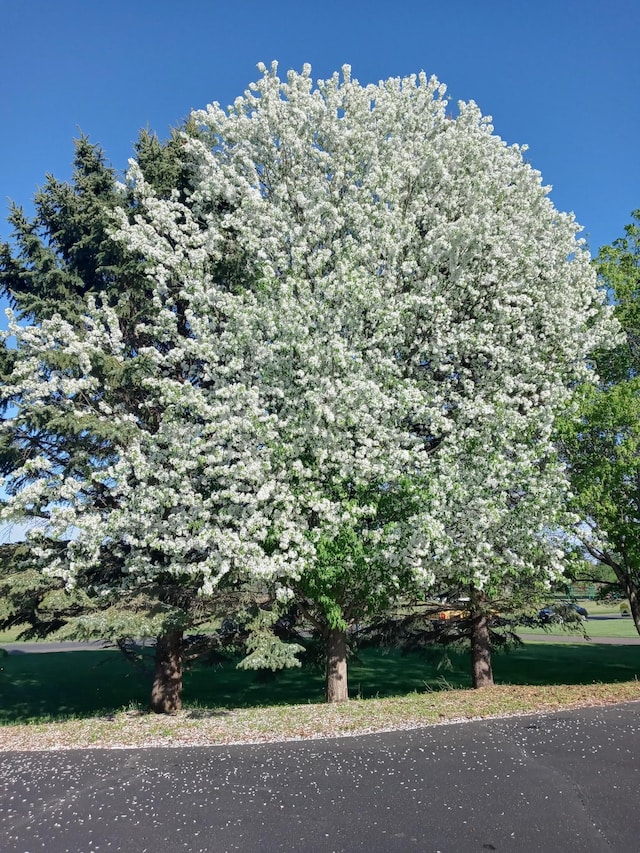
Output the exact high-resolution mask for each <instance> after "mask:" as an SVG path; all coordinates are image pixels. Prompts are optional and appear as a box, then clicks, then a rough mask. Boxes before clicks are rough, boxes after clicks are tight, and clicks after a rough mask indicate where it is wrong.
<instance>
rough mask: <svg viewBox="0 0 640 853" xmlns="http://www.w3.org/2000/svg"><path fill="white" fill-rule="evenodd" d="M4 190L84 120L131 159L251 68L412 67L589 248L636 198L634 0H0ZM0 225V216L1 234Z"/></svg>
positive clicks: (42, 163) (370, 77) (25, 189)
mask: <svg viewBox="0 0 640 853" xmlns="http://www.w3.org/2000/svg"><path fill="white" fill-rule="evenodd" d="M0 11H1V13H2V22H3V35H4V38H3V44H2V50H1V51H0V69H1V70H0V118H1V121H2V130H3V132H2V133H1V134H0V199H2V202H3V208H4V210H6V199H7V198H11V199H13V200H14V201H16V202H18V203H19V204H21V205H23V206H24V207H25V208H27V210H28V209H29V208H30V202H31V197H32V195H33V193H34V191H35V189H36V187H37V186H38V185H39V184H41V183H42V182H43V180H44V176H45V174H46V173H48V172H50V173H53V174H55V175H56V177H58V178H67V177H68V176H69V175H70V171H71V160H72V157H73V146H72V139H73V137H74V136H77V134H78V132H79V130H80V129H81V130H82V131H83V132H84V133H86V134H88V135H89V137H90V138H91V139H92V140H93V141H95V142H99V143H101V145H102V146H103V148H104V150H105V151H106V153H107V155H108V157H109V158H110V160H111V162H112V163H113V164H114V166H116V167H117V168H119V169H123V168H125V167H126V162H127V159H128V157H129V156H131V151H132V143H133V141H134V140H135V138H136V136H137V133H138V130H139V129H140V128H142V127H149V128H151V129H153V130H155V131H157V133H158V135H159V136H161V137H164V136H166V135H167V131H168V128H169V127H170V126H172V125H176V124H177V123H179V121H180V120H181V119H182V118H184V117H185V116H186V115H187V113H188V112H189V110H190V109H192V108H201V107H203V106H204V105H205V104H207V103H209V102H211V101H214V100H217V101H220V102H221V103H222V104H224V105H226V104H229V103H231V102H232V101H233V99H234V98H235V97H236V96H237V95H238V94H241V93H242V91H243V90H244V89H245V88H246V86H247V85H248V83H249V82H251V81H252V80H254V79H256V77H257V76H259V75H258V72H257V71H256V63H257V62H259V61H264V62H266V63H267V64H268V63H269V62H270V61H271V60H272V59H277V60H278V61H279V63H280V67H281V70H282V71H286V69H288V68H295V69H301V67H302V65H303V63H304V62H310V63H311V64H312V67H313V74H314V76H316V77H325V76H328V75H330V74H331V73H332V72H333V71H334V70H337V69H339V68H340V67H341V66H342V65H343V64H344V63H349V64H350V65H351V66H352V69H353V75H354V76H355V77H357V78H358V79H359V80H360V81H361V82H362V83H366V82H372V81H373V82H377V81H378V80H379V79H382V78H385V77H389V76H399V75H406V74H409V73H411V72H417V71H420V70H424V71H426V72H427V73H428V74H435V75H436V76H437V77H438V78H439V79H440V80H442V81H443V82H444V83H446V84H447V86H448V89H449V94H450V97H451V98H452V99H453V100H455V101H457V100H458V99H463V100H469V99H473V100H475V101H477V103H478V104H479V105H480V107H481V109H482V110H483V112H484V113H486V114H490V115H492V116H493V118H494V125H495V128H496V132H497V133H498V134H499V135H500V136H502V137H503V138H504V139H506V140H507V141H508V142H510V143H511V142H518V143H527V144H528V145H529V146H530V151H529V155H528V157H529V160H530V161H531V163H532V164H533V165H534V166H535V167H536V168H537V169H539V170H540V171H541V172H542V175H543V178H544V181H545V183H547V184H552V185H553V187H554V190H553V194H552V198H553V200H554V202H555V204H556V206H557V207H558V208H560V209H562V210H572V211H574V212H575V214H576V217H577V219H578V221H579V222H580V223H581V224H582V225H583V226H584V228H585V235H586V236H587V238H588V241H589V245H590V246H591V248H592V250H593V249H596V250H597V248H598V247H599V246H600V245H602V244H604V243H609V242H611V241H612V240H614V239H615V238H616V237H618V236H619V235H620V234H621V233H622V230H623V227H624V225H625V224H626V223H627V222H628V221H629V219H630V212H631V210H633V209H634V208H637V207H640V175H639V172H638V167H637V163H638V157H637V141H638V139H639V138H640V98H639V97H638V92H639V91H640V86H639V83H640V50H638V44H639V41H640V39H639V36H640V3H639V2H638V0H607V2H605V0H585V2H575V0H555V1H554V2H550V0H529V2H527V0H524V2H522V1H521V2H511V0H440V2H438V3H436V2H431V0H421V2H414V0H405V2H402V3H389V2H387V3H383V2H378V0H352V1H351V2H346V0H342V2H336V0H325V2H323V3H301V2H290V0H268V2H265V0H262V2H254V0H240V2H238V1H237V0H236V2H235V3H233V2H228V0H226V2H218V0H183V2H180V3H178V2H176V0H171V2H170V0H102V1H101V2H100V0H56V2H51V0H0ZM8 235H9V227H8V225H7V223H6V220H5V216H4V214H3V216H2V219H1V221H0V237H2V238H4V239H6V238H7V237H8Z"/></svg>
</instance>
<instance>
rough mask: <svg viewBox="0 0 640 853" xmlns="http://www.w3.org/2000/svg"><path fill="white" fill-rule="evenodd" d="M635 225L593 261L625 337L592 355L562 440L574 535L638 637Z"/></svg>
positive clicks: (638, 277)
mask: <svg viewBox="0 0 640 853" xmlns="http://www.w3.org/2000/svg"><path fill="white" fill-rule="evenodd" d="M633 218H634V221H633V222H632V223H631V224H629V225H627V226H626V228H625V236H624V237H621V238H620V239H618V240H616V241H615V242H614V243H613V244H612V245H611V246H604V247H603V248H602V249H601V250H600V253H599V255H598V258H597V259H596V268H597V270H598V273H599V275H600V278H601V282H602V285H603V287H604V288H606V289H607V291H608V293H609V294H610V298H611V301H612V303H613V305H614V312H615V316H616V318H617V319H618V321H619V323H620V326H621V329H622V335H621V336H620V337H619V338H617V339H616V340H617V346H615V347H613V348H610V349H607V350H602V351H600V352H597V353H596V354H595V359H594V363H595V369H596V371H597V374H598V384H597V385H593V384H591V383H590V384H588V385H585V386H584V387H583V388H582V389H581V391H580V394H579V397H578V399H579V408H578V411H577V414H576V417H575V418H572V419H568V420H566V421H564V423H563V429H562V433H561V437H562V444H563V449H564V452H565V454H566V458H567V462H568V465H569V470H570V473H571V481H572V486H573V491H574V495H575V497H574V506H575V509H576V510H577V512H578V513H579V515H580V520H581V521H580V525H579V527H578V530H577V535H578V537H579V538H580V540H581V541H582V543H583V544H584V546H585V548H586V550H587V551H588V553H589V555H590V557H591V558H593V559H596V560H598V561H599V562H601V563H602V564H604V565H606V566H608V567H610V568H611V569H612V570H613V571H614V572H615V575H616V577H617V579H618V581H619V583H620V584H621V586H622V588H623V589H624V591H625V594H626V595H627V597H628V598H629V602H630V605H631V613H632V615H633V618H634V621H635V624H636V627H637V629H638V631H639V632H640V540H639V538H638V532H639V528H638V525H639V523H640V211H635V213H634V214H633Z"/></svg>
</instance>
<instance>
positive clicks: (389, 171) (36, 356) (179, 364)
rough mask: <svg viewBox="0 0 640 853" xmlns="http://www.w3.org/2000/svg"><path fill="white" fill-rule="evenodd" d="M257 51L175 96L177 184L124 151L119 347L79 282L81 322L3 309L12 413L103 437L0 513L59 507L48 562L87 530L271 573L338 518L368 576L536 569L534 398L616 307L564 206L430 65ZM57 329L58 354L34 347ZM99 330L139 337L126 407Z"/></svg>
mask: <svg viewBox="0 0 640 853" xmlns="http://www.w3.org/2000/svg"><path fill="white" fill-rule="evenodd" d="M261 71H262V74H263V76H262V78H261V79H260V80H259V81H258V82H257V83H255V84H253V85H252V86H251V87H250V88H249V90H248V91H247V92H245V94H244V95H243V96H242V97H240V98H238V99H237V100H236V101H235V103H234V105H233V106H232V107H231V108H229V109H228V110H224V109H222V108H221V107H220V106H219V105H218V104H213V105H211V106H209V107H207V109H206V110H203V111H201V112H197V113H195V114H194V115H193V119H194V120H195V122H197V124H198V125H199V126H200V128H201V129H202V134H201V135H200V136H199V137H197V138H192V137H188V136H185V139H184V157H185V160H186V162H188V164H189V168H190V171H191V175H192V191H191V193H190V194H189V196H188V199H187V200H186V201H185V200H184V199H183V200H182V201H181V200H180V197H179V196H178V194H177V193H175V194H174V195H173V196H171V197H169V198H163V197H160V196H159V195H157V194H156V193H155V192H154V190H153V188H152V187H151V186H150V185H149V184H148V183H147V182H146V181H145V179H144V176H143V174H142V172H141V170H140V169H139V168H138V166H137V164H136V163H135V162H132V163H131V168H130V173H129V181H130V184H131V186H132V187H133V188H134V191H135V194H136V199H137V204H138V213H137V214H136V216H135V218H134V221H129V219H128V218H127V217H126V216H125V215H124V214H123V216H122V218H121V220H120V222H119V224H118V229H117V234H116V236H117V239H119V240H121V241H122V242H123V243H124V244H125V245H126V246H127V248H128V249H129V250H132V251H135V252H139V253H140V254H141V255H142V256H143V257H145V258H146V260H147V264H148V275H149V279H150V282H151V284H152V287H153V300H154V315H153V319H152V320H151V321H148V322H147V324H146V326H145V328H144V330H143V331H144V333H145V336H146V339H147V340H152V341H154V342H155V343H154V345H153V346H148V347H146V348H145V349H144V351H140V352H136V353H134V354H132V353H131V352H129V351H128V350H127V348H126V346H125V345H124V344H123V341H122V338H121V335H120V333H119V328H118V322H117V306H111V307H109V306H102V305H97V306H96V305H87V312H86V327H85V328H84V329H82V330H78V329H75V330H74V329H73V328H71V327H70V326H69V325H66V324H64V323H63V322H62V321H61V320H59V319H57V318H54V319H53V320H51V321H48V322H45V323H43V324H42V326H41V327H38V328H29V329H20V328H18V327H17V325H16V324H13V325H12V326H11V327H10V329H9V334H15V335H16V337H17V340H18V354H19V357H18V361H17V365H16V369H15V373H14V380H13V381H14V385H13V388H12V391H13V392H14V393H15V395H16V397H18V396H19V397H20V399H21V403H20V405H21V408H22V413H23V416H25V417H27V416H32V415H33V413H35V412H37V411H38V409H39V408H43V407H50V406H52V405H54V406H57V407H59V408H60V409H62V410H64V411H70V412H73V413H74V414H75V416H76V417H77V419H78V420H79V421H80V422H81V421H82V418H83V417H85V415H86V414H87V410H90V412H91V415H92V416H94V417H98V418H104V419H106V420H107V421H108V422H109V423H110V424H111V425H116V426H117V427H118V428H119V435H120V439H115V440H114V452H113V455H112V458H111V461H110V463H109V464H108V465H102V466H95V465H92V464H91V459H90V458H87V459H86V460H85V462H86V464H85V466H84V469H82V466H79V467H76V469H75V470H74V471H73V473H72V474H69V475H68V476H65V477H63V476H61V475H60V473H59V471H58V470H57V469H56V468H55V467H52V466H51V465H49V464H48V463H47V458H46V454H45V455H43V457H42V459H41V460H39V462H38V463H37V464H35V463H33V462H32V463H30V465H31V470H30V471H29V472H26V471H22V470H18V471H16V472H15V475H14V477H13V481H14V482H15V483H18V482H24V483H26V485H24V487H23V488H22V489H18V490H17V492H16V494H15V496H14V497H12V498H11V499H10V500H9V502H8V505H7V506H6V507H5V508H4V510H3V516H4V517H5V518H9V517H11V516H14V517H22V516H24V514H25V513H26V514H28V513H30V512H31V513H34V512H39V511H42V510H43V509H44V508H45V507H48V508H49V511H50V513H51V524H50V527H49V531H48V535H49V536H52V537H54V538H55V537H56V536H62V535H63V534H64V531H65V530H68V529H69V528H70V527H74V528H77V530H78V531H79V533H78V536H77V539H76V540H75V541H74V542H73V544H72V546H70V548H69V549H68V553H67V554H66V555H58V553H57V552H56V551H55V550H51V552H50V553H48V558H49V566H50V568H49V570H50V571H52V572H55V573H60V574H63V575H64V576H65V577H67V579H68V581H69V583H73V578H74V575H75V573H76V572H77V571H78V568H79V567H81V566H82V567H84V566H87V565H91V564H92V562H96V561H98V560H99V558H100V549H101V548H103V547H105V543H107V544H108V545H109V547H111V548H112V549H114V550H115V551H117V552H118V553H119V554H120V555H121V557H122V559H123V560H124V563H125V565H126V567H127V571H128V573H129V575H130V578H131V583H136V582H138V581H139V580H140V579H143V580H148V579H150V578H153V577H154V575H155V574H157V573H159V572H166V571H170V572H173V573H176V574H179V573H185V572H186V573H192V574H193V575H194V576H196V577H198V578H199V579H200V581H199V582H201V584H202V588H203V590H204V591H210V590H211V589H212V588H213V586H214V585H215V584H216V583H217V582H218V581H219V579H220V577H221V576H222V575H224V574H226V573H227V572H229V571H231V572H234V573H235V572H240V573H242V574H245V575H250V576H253V577H255V576H258V577H262V578H266V579H269V580H278V581H279V582H281V583H282V585H283V586H282V587H281V588H282V589H283V590H285V591H286V590H287V589H288V586H287V583H288V580H287V579H289V581H291V580H295V579H299V578H300V577H301V576H302V575H303V574H304V573H305V572H309V571H311V572H312V571H313V570H314V565H315V562H316V558H317V549H318V547H319V544H320V543H321V542H326V541H327V540H331V538H332V537H333V536H335V535H336V533H337V531H339V530H343V531H344V530H352V531H357V533H358V536H359V537H360V538H361V540H362V541H363V543H364V547H365V553H366V554H367V555H368V557H367V559H366V560H365V562H366V564H367V566H368V568H367V569H366V571H368V572H369V573H370V574H369V576H368V577H367V578H366V583H365V584H364V587H366V588H367V589H369V590H374V591H376V590H379V589H380V588H381V587H391V588H397V587H398V586H399V585H400V584H401V583H403V582H404V581H403V580H402V579H403V578H404V579H406V578H407V577H410V578H412V579H413V580H415V581H416V582H417V583H419V584H421V585H423V586H427V587H428V586H430V585H431V584H433V583H434V582H435V581H436V580H437V579H438V578H451V577H453V578H456V579H457V580H458V581H459V582H464V583H468V584H471V585H473V586H475V587H476V588H483V587H485V586H487V585H488V584H490V583H493V582H495V581H496V579H500V578H506V579H517V578H518V577H519V576H522V575H528V576H531V574H532V573H533V574H535V575H536V577H539V579H540V580H541V581H542V582H545V581H547V580H549V579H550V578H552V577H554V575H555V573H557V572H558V571H559V570H560V560H559V556H560V555H559V553H557V552H556V551H554V549H553V545H552V542H551V538H550V537H549V536H548V535H543V534H544V531H545V530H549V529H552V528H553V527H554V525H555V524H556V523H557V519H558V513H559V512H560V510H561V507H562V504H563V497H564V494H565V491H566V483H565V477H564V474H563V471H562V469H561V467H560V465H559V464H558V463H557V462H556V461H555V456H554V451H553V446H552V442H551V432H552V427H553V422H554V418H555V416H556V414H557V412H558V411H560V410H561V409H562V408H563V407H564V406H566V404H567V401H568V400H569V398H570V393H571V388H572V386H573V384H574V383H576V382H577V381H579V380H581V379H584V377H585V376H586V368H585V359H586V358H587V356H588V353H589V352H590V351H591V350H592V349H593V348H594V346H596V345H598V344H599V343H601V342H602V341H603V340H605V339H606V338H607V337H608V336H610V335H611V333H612V330H613V322H612V320H611V318H610V315H609V313H608V309H607V308H606V307H605V306H604V305H603V304H602V298H601V297H600V296H599V295H598V293H597V290H596V285H595V280H594V274H593V272H592V271H591V269H590V266H589V256H588V253H587V251H586V250H585V248H584V247H583V245H582V242H581V241H580V240H579V239H578V238H577V233H578V230H579V229H578V227H577V225H576V224H575V222H574V221H573V218H572V216H570V215H566V214H562V213H559V212H558V211H557V210H555V208H554V206H553V204H552V203H551V201H550V199H549V197H548V188H545V187H543V186H542V184H541V178H540V175H539V174H538V173H537V172H536V171H535V170H533V169H532V168H531V167H530V166H529V165H528V164H526V163H525V162H524V160H523V156H522V153H523V149H521V148H518V147H517V146H512V147H509V146H507V145H506V144H505V143H504V142H503V141H502V140H501V139H500V138H499V137H497V136H496V135H495V134H494V133H493V128H492V126H491V124H490V123H489V120H488V119H486V118H484V117H483V116H482V114H481V112H480V111H479V109H478V107H477V106H476V105H475V104H474V103H473V102H471V103H461V104H459V105H458V112H457V115H456V116H455V118H453V117H452V116H450V115H448V113H447V111H448V108H449V107H448V102H447V100H446V99H445V89H444V86H442V85H441V84H440V83H438V81H437V80H435V79H434V78H431V79H428V78H427V77H426V76H425V75H424V74H421V75H419V76H417V77H415V76H412V77H408V78H404V79H390V80H387V81H384V82H381V83H379V84H378V85H369V86H361V85H360V84H358V82H357V81H355V80H352V79H351V76H350V69H349V68H348V67H345V68H343V73H342V76H340V75H338V74H336V75H334V76H333V77H332V78H331V79H329V80H326V81H318V82H317V83H316V84H315V85H314V83H313V81H312V78H311V72H310V68H308V67H305V68H304V69H303V72H302V73H301V74H297V73H293V72H289V74H288V76H287V79H286V80H284V81H283V80H281V79H280V78H279V77H278V74H277V66H276V65H275V64H274V65H273V66H272V67H271V68H270V69H266V68H264V67H262V68H261ZM225 265H226V266H225ZM230 267H232V268H233V273H229V272H228V271H226V270H228V268H230ZM56 348H63V349H64V351H65V352H66V353H67V355H68V358H69V362H70V364H71V365H72V366H71V367H67V368H65V369H51V365H50V364H49V361H48V355H47V354H48V353H49V352H51V351H52V350H54V349H56ZM105 355H108V357H109V358H110V359H112V360H114V361H115V362H118V361H119V362H122V364H123V365H124V364H125V363H126V362H127V360H131V359H133V358H135V359H143V360H144V364H145V371H146V372H145V378H144V379H143V380H141V393H140V397H139V400H138V402H137V407H138V408H137V410H136V407H132V406H130V407H128V408H127V407H120V408H118V407H117V406H115V407H110V404H109V401H110V395H109V393H108V389H107V390H106V391H105V392H104V393H100V392H101V391H102V390H104V389H101V388H100V387H98V386H97V385H96V378H95V369H94V366H95V364H96V360H98V359H100V358H104V357H105ZM149 412H153V413H154V418H153V423H154V427H153V429H151V428H150V427H149V423H150V419H149V417H148V413H149ZM29 413H31V414H29ZM96 483H100V484H102V488H103V489H104V490H107V491H108V492H109V494H110V496H111V498H112V499H113V500H112V502H111V505H110V507H109V508H104V507H103V506H98V505H97V504H96V502H95V501H92V500H91V499H90V496H91V495H92V494H94V493H95V484H96ZM9 485H11V483H9ZM394 496H397V507H398V509H397V511H396V512H395V514H394V513H391V514H389V513H387V514H386V516H385V517H384V518H381V517H380V506H381V502H383V501H384V502H386V504H387V505H388V504H389V502H390V501H391V502H392V501H393V498H394ZM47 542H48V540H47V536H44V535H40V537H39V541H38V543H37V546H38V547H39V548H40V549H42V553H43V555H46V554H47V548H48V544H47ZM359 571H360V574H362V569H359ZM358 582H359V583H361V582H362V578H361V577H359V579H358ZM354 583H355V581H354ZM283 594H285V595H287V594H289V593H288V592H285V593H283Z"/></svg>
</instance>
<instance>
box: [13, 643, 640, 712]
mask: <svg viewBox="0 0 640 853" xmlns="http://www.w3.org/2000/svg"><path fill="white" fill-rule="evenodd" d="M0 666H1V667H2V669H1V670H0V723H1V724H8V723H23V722H28V721H34V722H35V721H44V720H56V719H58V720H59V719H63V718H68V717H86V716H93V715H98V714H100V715H104V714H109V713H113V712H115V711H118V710H120V709H122V708H126V707H128V706H129V707H131V706H135V705H139V706H141V707H145V706H146V705H147V702H148V698H149V689H150V683H151V675H150V673H146V674H141V673H140V672H139V671H138V670H136V669H134V668H133V667H132V666H131V665H130V664H129V663H128V662H127V661H126V660H124V658H123V657H122V656H121V655H120V653H119V652H117V651H100V652H85V651H83V652H64V653H59V654H58V653H50V654H12V655H8V656H5V657H3V658H2V659H0ZM494 672H495V677H496V682H497V683H500V684H513V685H557V684H593V683H594V682H602V683H612V682H613V683H615V682H623V681H631V680H633V679H638V678H640V646H605V645H597V644H554V643H529V644H527V645H526V646H525V647H524V648H522V649H516V650H513V651H511V652H509V653H503V654H498V655H495V656H494ZM349 684H350V688H351V695H352V696H354V697H362V698H372V697H387V696H401V695H406V694H408V693H412V692H418V693H424V692H428V691H438V690H442V689H450V688H451V689H453V688H467V687H470V686H471V679H470V673H469V658H468V654H465V653H462V652H453V653H450V654H449V659H448V661H444V660H443V658H442V656H441V655H440V654H437V653H436V652H430V653H428V654H426V655H425V654H415V655H407V656H401V655H400V654H399V653H397V652H389V653H386V654H385V653H381V652H379V651H374V650H368V651H365V652H363V653H362V654H361V655H360V656H359V657H358V659H354V660H353V661H352V662H351V664H350V667H349ZM322 698H323V678H322V673H321V672H319V671H316V670H310V669H298V670H288V671H286V672H283V673H279V674H278V675H276V676H275V677H274V678H269V679H265V678H260V677H258V676H257V675H256V674H255V673H252V672H244V671H242V670H238V669H236V668H235V665H234V663H233V662H229V663H227V664H225V665H223V666H217V667H206V666H197V667H195V668H194V669H193V670H191V671H190V672H188V673H187V675H186V677H185V685H184V701H185V705H187V706H192V707H203V708H251V707H258V706H263V705H264V706H266V705H285V704H286V705H289V704H305V703H309V702H321V701H322Z"/></svg>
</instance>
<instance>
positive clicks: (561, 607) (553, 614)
mask: <svg viewBox="0 0 640 853" xmlns="http://www.w3.org/2000/svg"><path fill="white" fill-rule="evenodd" d="M568 610H575V612H576V613H577V614H578V616H580V617H581V618H582V619H588V618H589V613H588V612H587V609H586V608H585V607H581V605H579V604H576V603H575V602H574V601H559V602H558V603H557V604H548V605H547V606H546V607H543V608H542V610H540V611H539V613H538V619H539V620H540V621H541V622H543V623H545V624H548V623H549V622H564V620H565V616H566V614H567V611H568Z"/></svg>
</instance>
